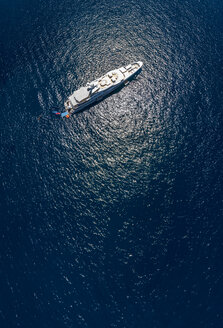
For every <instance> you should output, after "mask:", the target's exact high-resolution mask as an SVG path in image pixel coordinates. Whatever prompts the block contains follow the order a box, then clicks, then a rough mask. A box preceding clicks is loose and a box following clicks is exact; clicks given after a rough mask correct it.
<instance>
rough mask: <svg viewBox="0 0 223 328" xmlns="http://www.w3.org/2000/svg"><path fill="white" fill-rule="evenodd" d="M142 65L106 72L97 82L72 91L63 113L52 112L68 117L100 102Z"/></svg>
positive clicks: (134, 73)
mask: <svg viewBox="0 0 223 328" xmlns="http://www.w3.org/2000/svg"><path fill="white" fill-rule="evenodd" d="M142 65H143V63H142V62H141V61H138V62H135V63H133V64H130V65H128V66H123V67H120V68H118V69H115V70H113V71H110V72H108V73H107V74H105V75H103V76H102V77H100V78H99V79H97V80H94V81H92V82H91V83H87V85H86V86H85V87H81V88H80V89H78V90H76V91H74V93H73V94H72V95H71V96H70V97H69V98H68V99H67V100H66V101H65V103H64V106H65V110H66V111H65V112H64V113H59V112H54V113H55V114H57V115H60V116H61V117H69V115H70V114H73V113H77V112H79V111H81V110H82V109H84V108H85V107H87V106H89V105H91V104H92V103H94V102H96V101H99V100H101V99H102V98H104V97H105V96H106V95H108V94H109V93H111V92H113V91H114V90H115V89H117V88H118V87H120V86H122V85H123V84H127V83H128V81H129V80H130V79H131V78H132V77H133V76H134V75H136V74H137V73H139V72H140V70H141V68H142Z"/></svg>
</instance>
